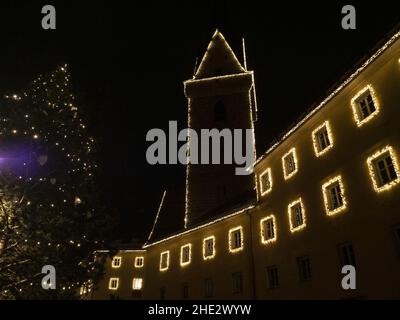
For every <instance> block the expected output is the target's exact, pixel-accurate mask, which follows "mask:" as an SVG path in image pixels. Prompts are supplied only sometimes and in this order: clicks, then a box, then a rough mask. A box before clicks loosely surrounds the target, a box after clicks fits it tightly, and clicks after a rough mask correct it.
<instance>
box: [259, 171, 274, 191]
mask: <svg viewBox="0 0 400 320" xmlns="http://www.w3.org/2000/svg"><path fill="white" fill-rule="evenodd" d="M260 186H261V196H264V195H266V194H267V193H269V192H270V191H271V190H272V176H271V168H267V170H265V171H264V172H263V173H262V174H261V175H260Z"/></svg>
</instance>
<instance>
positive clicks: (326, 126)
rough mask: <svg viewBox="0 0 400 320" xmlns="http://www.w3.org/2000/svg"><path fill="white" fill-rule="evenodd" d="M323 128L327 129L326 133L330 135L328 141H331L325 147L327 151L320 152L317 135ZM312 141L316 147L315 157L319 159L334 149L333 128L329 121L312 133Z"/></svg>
mask: <svg viewBox="0 0 400 320" xmlns="http://www.w3.org/2000/svg"><path fill="white" fill-rule="evenodd" d="M323 128H326V132H327V133H328V140H329V143H330V144H329V145H328V146H326V147H325V149H322V150H320V146H319V142H318V138H317V133H318V132H319V131H321V130H322V129H323ZM312 141H313V145H314V151H315V155H316V156H317V157H320V156H322V155H323V154H325V153H326V152H327V151H329V150H330V149H332V148H333V135H332V131H331V126H330V125H329V121H325V122H324V123H323V124H321V125H320V126H319V127H317V128H316V129H314V130H313V132H312Z"/></svg>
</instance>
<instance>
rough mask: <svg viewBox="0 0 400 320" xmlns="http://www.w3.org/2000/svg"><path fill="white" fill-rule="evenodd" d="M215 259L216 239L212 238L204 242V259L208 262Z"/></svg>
mask: <svg viewBox="0 0 400 320" xmlns="http://www.w3.org/2000/svg"><path fill="white" fill-rule="evenodd" d="M214 257H215V237H214V236H211V237H208V238H205V239H204V240H203V259H204V260H208V259H212V258H214Z"/></svg>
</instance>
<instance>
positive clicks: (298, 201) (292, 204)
mask: <svg viewBox="0 0 400 320" xmlns="http://www.w3.org/2000/svg"><path fill="white" fill-rule="evenodd" d="M298 203H300V207H301V214H302V218H303V224H301V225H299V226H297V227H293V223H292V207H294V206H295V205H297V204H298ZM288 218H289V226H290V232H291V233H295V232H298V231H300V230H303V229H304V228H305V227H306V226H307V217H306V210H305V207H304V204H303V199H302V198H301V197H300V198H298V199H296V200H294V201H292V202H291V203H289V205H288Z"/></svg>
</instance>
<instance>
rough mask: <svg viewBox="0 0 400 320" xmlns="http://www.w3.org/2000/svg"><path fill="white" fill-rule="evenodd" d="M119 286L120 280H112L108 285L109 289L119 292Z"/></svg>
mask: <svg viewBox="0 0 400 320" xmlns="http://www.w3.org/2000/svg"><path fill="white" fill-rule="evenodd" d="M118 286H119V278H110V282H109V283H108V288H109V289H110V290H117V289H118Z"/></svg>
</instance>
